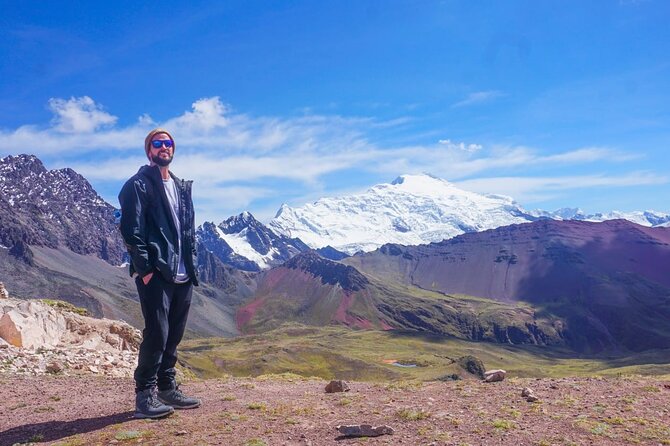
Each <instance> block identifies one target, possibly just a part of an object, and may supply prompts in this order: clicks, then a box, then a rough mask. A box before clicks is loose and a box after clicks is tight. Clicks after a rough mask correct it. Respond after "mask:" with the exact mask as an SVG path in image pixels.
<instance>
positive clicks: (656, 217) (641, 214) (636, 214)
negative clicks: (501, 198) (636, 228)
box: [529, 208, 670, 227]
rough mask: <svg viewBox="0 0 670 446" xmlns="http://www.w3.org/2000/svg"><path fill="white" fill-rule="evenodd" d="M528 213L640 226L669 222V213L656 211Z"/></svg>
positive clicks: (556, 218) (556, 217) (562, 218)
mask: <svg viewBox="0 0 670 446" xmlns="http://www.w3.org/2000/svg"><path fill="white" fill-rule="evenodd" d="M529 214H531V215H534V216H536V217H545V218H551V219H553V220H580V221H593V222H600V221H607V220H619V219H622V220H628V221H632V222H633V223H637V224H638V225H641V226H649V227H656V226H664V225H665V226H667V225H668V224H670V214H666V213H663V212H656V211H633V212H619V211H612V212H606V213H600V212H599V213H595V214H585V213H584V211H582V210H581V209H579V208H562V209H558V210H556V211H553V212H547V211H541V210H533V211H529Z"/></svg>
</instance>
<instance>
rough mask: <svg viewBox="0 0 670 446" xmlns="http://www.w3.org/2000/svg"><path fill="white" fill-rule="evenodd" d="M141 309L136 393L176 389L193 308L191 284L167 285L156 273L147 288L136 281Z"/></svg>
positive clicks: (142, 283) (137, 279) (138, 279)
mask: <svg viewBox="0 0 670 446" xmlns="http://www.w3.org/2000/svg"><path fill="white" fill-rule="evenodd" d="M135 284H136V285H137V292H138V293H139V296H140V304H141V305H142V315H143V316H144V330H143V331H142V343H141V344H140V353H139V358H138V360H137V368H136V369H135V391H136V392H139V391H142V390H145V389H150V388H152V387H155V386H158V389H159V390H167V389H170V388H173V387H174V385H175V373H176V370H175V368H174V367H175V364H177V345H179V342H181V338H182V336H183V335H184V329H185V328H186V318H187V317H188V310H189V308H190V307H191V294H192V292H193V285H192V284H191V282H190V281H189V282H187V283H183V284H175V283H171V282H167V281H166V280H165V279H163V277H162V276H161V274H160V273H159V272H158V271H156V272H154V275H153V277H151V280H150V281H149V283H148V284H146V285H145V284H144V282H143V281H142V279H141V278H139V277H137V278H136V279H135Z"/></svg>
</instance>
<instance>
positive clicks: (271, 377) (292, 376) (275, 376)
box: [256, 372, 320, 383]
mask: <svg viewBox="0 0 670 446" xmlns="http://www.w3.org/2000/svg"><path fill="white" fill-rule="evenodd" d="M256 379H257V380H259V381H285V382H290V383H294V382H302V381H309V380H313V379H320V378H319V377H315V376H302V375H298V374H297V373H292V372H284V373H266V374H264V375H259V376H257V377H256Z"/></svg>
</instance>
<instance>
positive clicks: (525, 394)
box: [521, 387, 533, 398]
mask: <svg viewBox="0 0 670 446" xmlns="http://www.w3.org/2000/svg"><path fill="white" fill-rule="evenodd" d="M532 394H533V389H531V388H530V387H525V388H524V389H523V390H522V391H521V396H522V397H524V398H527V397H529V396H531V395H532Z"/></svg>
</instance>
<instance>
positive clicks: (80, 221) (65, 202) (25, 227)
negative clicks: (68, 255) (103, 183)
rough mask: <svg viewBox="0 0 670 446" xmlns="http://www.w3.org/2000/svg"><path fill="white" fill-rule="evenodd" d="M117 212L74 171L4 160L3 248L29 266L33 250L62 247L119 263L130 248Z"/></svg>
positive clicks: (0, 197) (0, 190)
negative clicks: (121, 231) (127, 246)
mask: <svg viewBox="0 0 670 446" xmlns="http://www.w3.org/2000/svg"><path fill="white" fill-rule="evenodd" d="M114 211H115V209H114V207H113V206H111V205H110V204H108V203H106V202H105V201H104V200H103V199H102V198H101V197H100V196H99V195H98V194H97V193H96V192H95V190H93V188H92V187H91V185H90V184H89V182H88V181H86V179H85V178H84V177H82V176H81V175H79V174H78V173H77V172H75V171H74V170H72V169H69V168H64V169H56V170H47V169H46V168H45V167H44V165H43V164H42V162H41V161H40V160H39V159H37V158H36V157H35V156H33V155H18V156H7V157H5V158H2V159H0V244H2V245H3V246H5V247H7V248H9V252H10V254H11V255H13V256H15V257H16V258H18V259H21V260H22V261H23V262H25V263H27V264H29V265H32V253H31V251H30V246H46V247H49V248H56V247H59V246H62V247H66V248H67V249H69V250H71V251H73V252H76V253H77V254H90V255H95V256H97V257H99V258H101V259H103V260H105V261H107V262H109V263H111V264H114V265H118V264H120V263H121V262H122V261H123V260H124V258H125V255H126V248H125V246H124V244H123V241H122V239H121V236H120V234H119V232H118V229H117V228H116V225H115V224H114Z"/></svg>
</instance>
